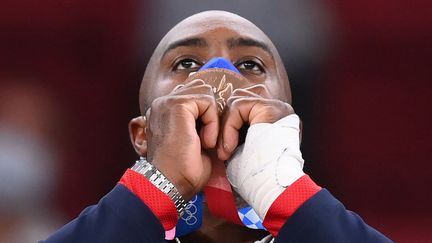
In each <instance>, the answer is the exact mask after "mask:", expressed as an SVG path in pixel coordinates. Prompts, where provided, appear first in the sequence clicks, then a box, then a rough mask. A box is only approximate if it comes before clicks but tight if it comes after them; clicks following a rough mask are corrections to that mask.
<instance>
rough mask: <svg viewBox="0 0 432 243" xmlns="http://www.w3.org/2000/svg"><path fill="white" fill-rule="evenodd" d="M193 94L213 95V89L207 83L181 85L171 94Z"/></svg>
mask: <svg viewBox="0 0 432 243" xmlns="http://www.w3.org/2000/svg"><path fill="white" fill-rule="evenodd" d="M193 94H206V95H211V96H214V93H213V89H212V87H211V86H210V85H208V84H202V85H196V86H190V87H187V88H185V87H183V88H182V89H179V90H177V91H176V92H175V94H173V95H193Z"/></svg>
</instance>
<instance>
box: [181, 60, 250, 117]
mask: <svg viewBox="0 0 432 243" xmlns="http://www.w3.org/2000/svg"><path fill="white" fill-rule="evenodd" d="M194 80H202V81H204V82H205V83H206V84H209V85H211V86H212V87H213V93H214V95H215V98H216V102H217V105H218V109H219V112H221V113H222V111H223V109H224V108H225V105H226V101H227V99H228V98H229V97H230V96H231V94H232V92H233V90H234V89H237V88H245V87H247V86H250V82H249V81H248V80H247V79H246V78H245V77H243V76H242V75H240V74H238V73H236V72H233V71H231V70H228V69H224V68H210V69H206V70H203V71H199V72H196V73H195V74H192V75H191V76H189V77H188V78H187V79H186V81H185V83H189V82H191V81H194Z"/></svg>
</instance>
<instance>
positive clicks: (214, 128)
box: [195, 96, 219, 149]
mask: <svg viewBox="0 0 432 243" xmlns="http://www.w3.org/2000/svg"><path fill="white" fill-rule="evenodd" d="M195 103H196V105H197V109H198V116H196V117H195V119H198V118H199V117H200V120H201V122H202V124H203V126H202V128H201V129H200V140H201V145H202V147H204V148H206V149H210V148H214V147H215V146H216V142H217V138H218V134H219V116H218V110H217V106H216V101H215V99H214V97H213V96H207V97H206V98H205V99H196V100H195Z"/></svg>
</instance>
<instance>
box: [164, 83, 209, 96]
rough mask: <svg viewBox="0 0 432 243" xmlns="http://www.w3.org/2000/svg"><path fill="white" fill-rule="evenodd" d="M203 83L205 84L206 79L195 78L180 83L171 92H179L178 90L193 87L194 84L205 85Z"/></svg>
mask: <svg viewBox="0 0 432 243" xmlns="http://www.w3.org/2000/svg"><path fill="white" fill-rule="evenodd" d="M203 84H205V82H204V80H202V79H194V80H192V81H191V82H189V83H186V84H179V85H177V86H175V87H174V89H173V90H172V91H171V93H170V94H177V91H181V90H184V89H187V88H189V87H193V86H197V85H203Z"/></svg>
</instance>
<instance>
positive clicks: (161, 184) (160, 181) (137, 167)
mask: <svg viewBox="0 0 432 243" xmlns="http://www.w3.org/2000/svg"><path fill="white" fill-rule="evenodd" d="M131 169H132V170H133V171H135V172H137V173H139V174H141V175H143V176H144V177H146V178H147V179H148V180H149V181H150V182H151V183H152V184H153V185H154V186H156V187H157V188H158V189H159V190H161V191H162V192H163V193H165V194H166V195H167V196H168V197H169V198H171V200H172V201H173V202H174V205H175V207H176V209H177V213H178V216H179V218H180V217H181V216H182V215H183V213H184V211H185V209H186V206H187V202H186V201H185V200H184V199H183V196H182V195H181V194H180V192H179V191H178V190H177V188H176V187H175V186H174V184H172V182H171V181H170V180H169V179H168V178H166V177H165V176H164V175H163V174H162V172H160V171H159V170H158V169H157V168H156V167H155V166H154V165H152V164H151V163H149V162H148V161H147V160H146V159H145V158H143V157H140V159H139V160H137V161H136V162H135V164H134V165H133V166H132V168H131Z"/></svg>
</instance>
